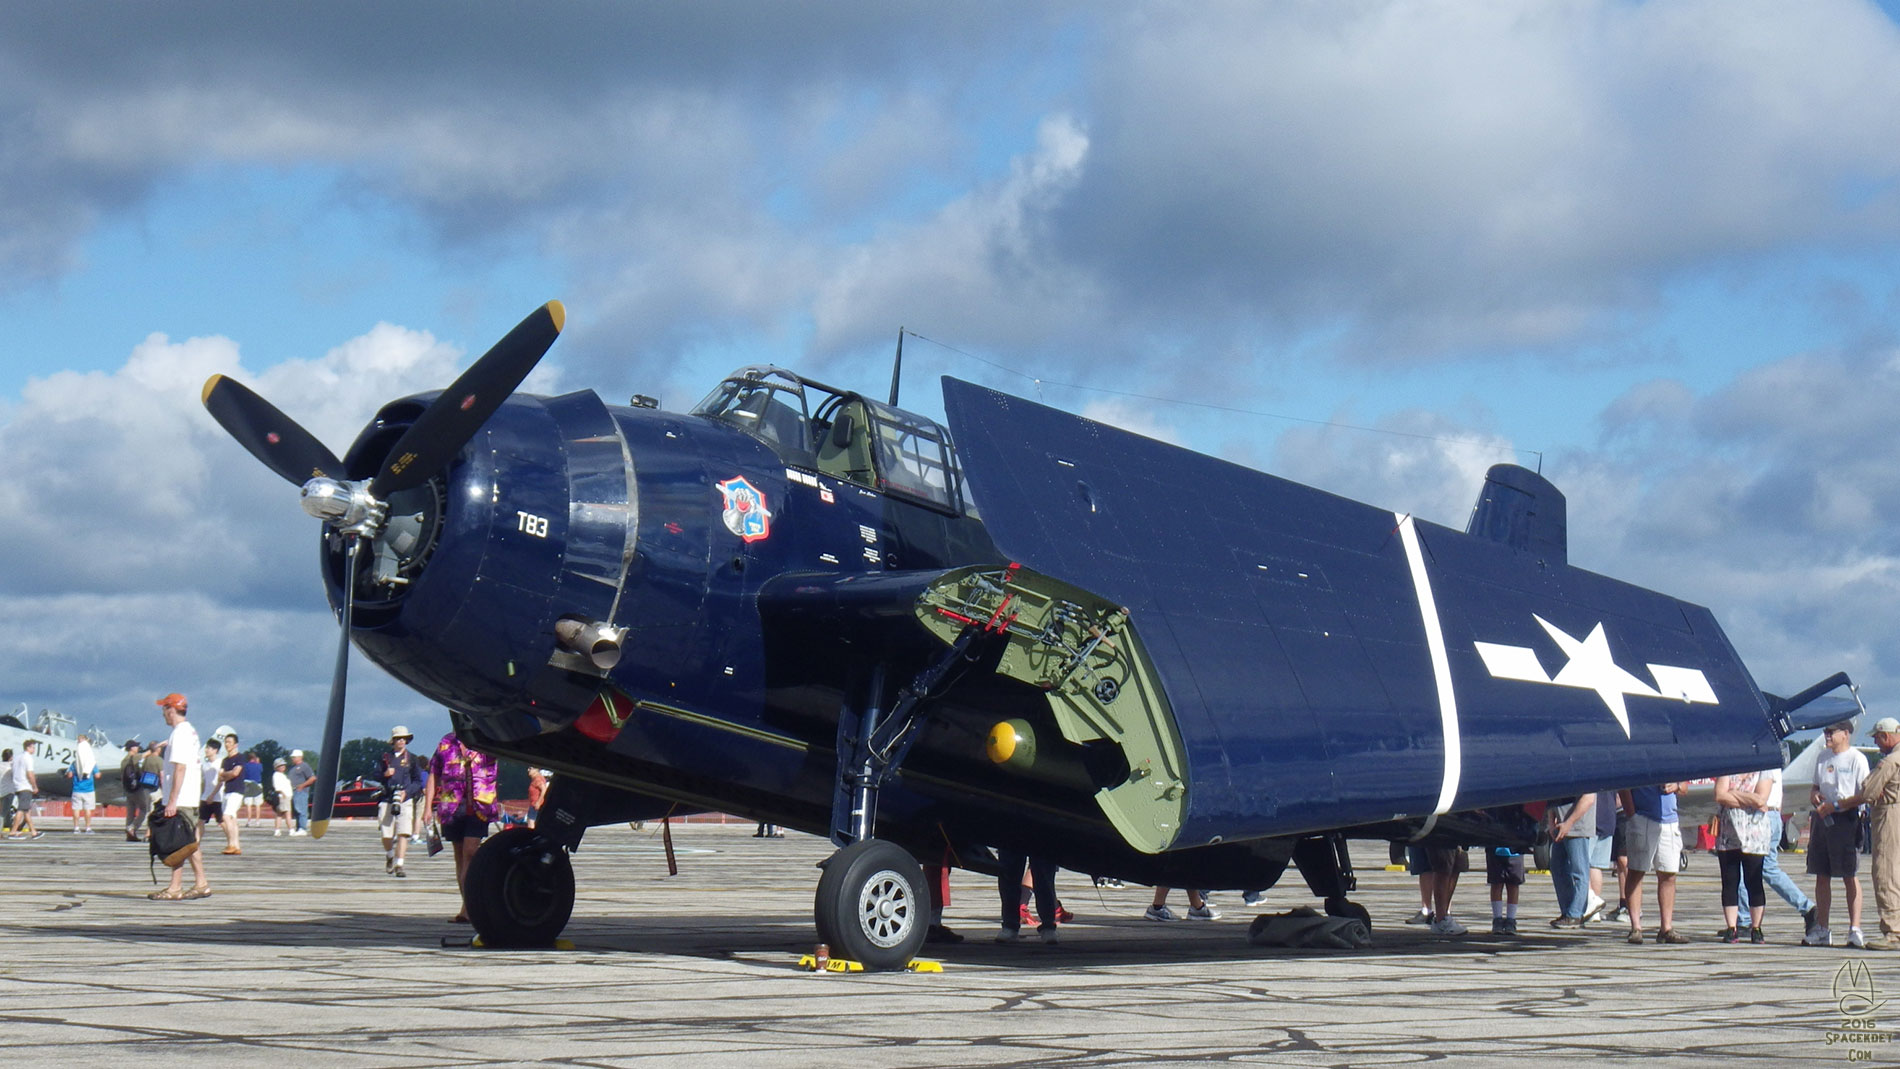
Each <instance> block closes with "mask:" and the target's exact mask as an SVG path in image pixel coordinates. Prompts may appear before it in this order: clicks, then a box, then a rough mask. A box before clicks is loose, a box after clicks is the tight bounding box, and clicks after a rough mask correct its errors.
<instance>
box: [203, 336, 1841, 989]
mask: <svg viewBox="0 0 1900 1069" xmlns="http://www.w3.org/2000/svg"><path fill="white" fill-rule="evenodd" d="M563 314H564V313H563V310H562V308H561V306H560V305H559V303H558V302H553V303H550V304H548V305H547V306H545V307H543V308H542V309H540V310H538V311H536V312H535V313H534V314H532V315H530V316H529V317H528V318H527V319H526V320H524V321H523V322H522V323H521V325H519V326H518V327H516V328H515V330H514V331H512V332H511V333H510V334H509V335H508V336H507V337H506V338H504V339H503V340H502V341H501V342H500V343H498V344H497V345H496V347H495V348H494V349H492V350H490V351H489V352H488V354H486V355H485V356H483V357H482V358H481V359H480V360H479V361H477V362H476V363H475V365H473V366H472V367H471V368H470V369H469V370H468V371H467V372H465V373H464V374H463V376H462V377H461V378H460V379H458V380H457V381H456V382H455V383H454V384H452V385H451V386H449V388H448V389H446V390H444V391H443V392H442V393H440V394H436V395H433V396H431V395H420V396H416V397H410V398H405V399H402V400H398V401H395V402H393V403H391V404H389V405H387V406H385V407H384V408H383V410H382V411H381V412H380V413H378V414H377V416H376V418H375V419H374V420H373V421H372V422H371V423H370V424H369V426H368V427H367V428H365V430H364V431H363V432H362V434H361V435H360V436H359V437H358V438H357V440H356V443H355V444H354V445H353V446H352V447H351V448H350V450H349V451H348V453H347V454H346V455H345V457H343V458H342V459H338V458H337V457H335V456H334V455H333V454H331V453H330V451H329V450H328V449H327V448H326V447H325V446H323V445H322V443H320V442H318V441H317V440H316V439H315V438H313V437H312V436H311V435H310V434H309V433H308V432H306V431H304V430H303V428H301V427H299V426H298V425H297V424H296V423H294V422H292V421H291V420H290V419H288V418H287V417H285V416H284V415H283V414H282V413H280V412H278V411H277V410H276V409H275V408H273V407H271V406H270V405H269V404H268V403H267V402H265V401H264V400H262V399H261V398H259V397H258V396H257V395H256V394H254V393H252V392H251V391H249V390H247V389H245V388H244V387H242V386H241V385H239V384H238V383H236V382H234V381H232V380H230V379H228V378H224V377H221V376H214V377H213V378H212V379H211V380H210V381H209V382H208V383H206V386H205V394H204V401H205V405H206V407H207V408H208V409H209V410H210V411H211V413H212V414H213V415H214V416H215V417H216V418H217V419H218V421H219V422H220V423H221V424H223V425H224V427H225V428H226V429H228V430H229V431H230V432H231V434H232V435H233V436H234V437H235V438H237V440H238V441H239V442H240V443H241V444H243V445H244V446H245V447H246V448H247V449H249V450H250V451H251V452H252V453H253V454H254V455H256V456H257V457H258V458H259V459H261V460H263V461H264V463H265V464H267V465H269V466H270V467H271V468H272V469H273V470H275V471H277V472H278V474H280V475H282V476H284V477H285V478H286V479H288V480H289V481H290V482H292V483H295V484H298V485H299V486H301V487H302V494H303V503H304V507H305V509H306V510H307V511H309V512H310V513H311V514H312V515H314V516H317V517H319V518H320V519H322V520H323V522H324V530H323V541H322V548H323V552H322V567H323V576H324V580H325V582H326V584H327V586H328V589H329V592H330V597H331V599H332V602H333V604H334V605H335V606H336V608H337V610H338V612H339V614H340V617H341V620H342V622H343V636H342V641H341V642H340V644H339V648H338V658H337V670H336V676H335V681H334V685H333V688H332V702H331V708H330V716H329V720H328V723H327V724H326V738H325V746H324V749H323V756H322V761H321V766H322V767H321V768H320V770H319V774H318V778H317V784H318V791H319V794H318V797H317V798H315V799H314V800H313V801H314V814H313V815H314V817H315V819H316V821H317V822H318V823H317V827H318V828H319V829H320V828H321V827H322V824H323V822H324V821H326V820H327V819H328V817H329V816H330V808H331V805H332V798H333V794H332V791H333V784H334V782H335V772H336V757H337V752H338V745H339V740H340V737H341V730H342V722H343V694H344V689H345V688H344V681H345V676H346V672H347V665H348V651H349V645H350V643H351V642H352V641H353V642H354V643H355V644H356V646H357V647H358V648H359V649H361V650H362V651H363V652H364V653H365V654H367V655H368V656H369V657H370V658H371V659H372V660H374V661H375V662H377V663H378V664H379V665H381V666H382V667H383V668H385V669H386V670H387V671H389V672H390V673H391V674H392V675H394V676H396V677H397V678H398V679H400V680H402V681H403V682H405V683H407V684H408V685H409V686H411V687H413V688H415V689H416V690H417V691H419V692H420V693H422V694H424V695H426V696H428V697H429V698H431V699H432V700H434V701H437V702H440V703H442V704H443V705H445V706H447V707H449V708H450V709H451V710H452V711H453V720H454V723H455V725H456V730H457V732H458V733H459V734H460V735H461V737H462V738H464V739H465V740H467V741H468V742H470V743H471V744H473V745H475V746H477V747H479V748H481V749H484V750H487V751H489V752H492V753H495V754H498V755H502V756H505V757H510V758H514V759H517V760H521V761H524V762H528V763H532V764H535V765H539V766H542V767H547V768H552V769H556V770H558V771H559V772H560V773H561V775H559V776H558V777H557V778H556V779H555V781H554V783H555V786H554V787H553V788H552V790H551V791H550V794H549V797H548V799H547V801H546V803H545V805H544V807H543V816H542V820H541V821H540V823H539V828H538V829H537V830H533V831H530V830H527V829H511V830H509V831H505V832H503V833H501V834H500V835H497V836H495V837H494V838H493V839H491V840H489V841H488V842H487V843H486V844H485V845H484V846H483V847H482V849H481V851H480V852H479V853H478V854H477V856H476V857H475V859H474V862H473V864H472V865H471V867H470V871H469V873H468V881H467V892H466V893H467V901H468V910H469V914H470V916H471V917H472V918H473V919H474V921H475V925H476V927H477V929H478V930H479V932H480V934H481V936H482V937H483V939H484V940H485V941H486V942H488V943H490V944H498V945H509V944H517V945H518V944H534V943H545V942H547V941H549V940H552V939H553V938H554V936H555V935H556V934H557V933H558V932H559V931H560V930H561V929H562V927H563V926H564V925H565V924H566V923H567V920H568V918H569V915H570V913H571V910H572V907H573V901H574V883H573V872H572V868H571V866H570V863H569V860H568V855H569V853H570V852H571V851H573V850H576V849H578V848H579V846H580V843H581V839H582V835H583V833H584V831H585V829H586V828H587V827H589V826H591V825H599V824H608V823H615V822H619V821H624V820H631V819H638V818H651V817H657V816H659V815H661V814H663V813H666V812H667V811H669V810H670V809H672V808H674V807H682V808H702V809H721V810H725V811H728V812H732V813H737V814H742V815H744V816H746V817H748V818H752V819H758V820H764V821H770V822H773V823H777V824H783V825H789V826H791V827H794V828H798V829H802V830H806V831H810V832H815V833H818V834H823V835H829V836H830V837H831V838H832V840H833V842H834V843H836V844H837V845H838V846H839V847H840V849H839V850H838V852H837V853H835V854H834V855H832V857H831V858H830V859H829V860H828V862H827V863H826V864H825V866H824V872H823V875H822V876H821V878H820V879H819V881H818V888H817V893H816V899H815V910H814V916H815V921H816V925H817V929H818V933H819V936H820V938H821V939H823V940H824V941H825V942H827V943H829V944H831V947H832V952H833V953H834V954H835V955H837V956H839V957H848V958H853V959H856V960H859V961H862V962H865V963H867V964H868V965H870V966H872V967H875V968H892V967H897V966H899V965H901V964H902V963H904V962H905V961H907V960H909V959H910V958H911V956H912V955H913V954H914V953H915V952H916V951H917V949H918V947H919V945H920V943H921V942H922V940H923V938H924V935H925V930H926V925H927V922H928V916H929V911H928V904H929V903H928V889H927V888H926V887H925V884H924V881H923V877H922V872H921V869H920V865H919V861H920V860H922V861H925V862H930V863H933V864H934V863H947V864H951V865H957V866H965V867H969V868H973V869H978V870H987V871H994V870H995V868H996V864H997V862H996V852H997V851H998V850H1012V851H1022V852H1027V853H1031V854H1038V855H1042V856H1045V857H1048V858H1050V859H1052V860H1054V861H1056V862H1058V863H1060V864H1062V865H1064V866H1066V867H1069V868H1071V869H1076V870H1080V871H1084V872H1092V873H1098V874H1101V875H1104V876H1115V877H1120V878H1124V879H1128V880H1134V881H1141V882H1147V883H1158V884H1171V885H1175V886H1189V887H1249V888H1257V887H1266V886H1270V885H1272V884H1273V883H1274V882H1275V881H1276V880H1277V879H1278V878H1279V877H1280V876H1281V874H1282V872H1283V871H1284V870H1285V868H1286V867H1287V865H1288V864H1289V862H1291V863H1293V864H1296V865H1297V866H1298V867H1299V869H1300V871H1301V873H1302V875H1303V876H1304V877H1305V879H1306V881H1307V882H1308V884H1309V885H1310V886H1311V887H1312V889H1313V890H1314V892H1315V893H1316V894H1318V895H1320V896H1322V897H1324V898H1325V899H1326V900H1327V907H1328V910H1329V912H1332V913H1335V914H1338V915H1346V916H1350V915H1354V914H1358V915H1361V916H1363V912H1364V911H1363V910H1361V909H1359V907H1357V906H1356V905H1354V904H1353V903H1351V902H1349V901H1348V900H1347V898H1346V895H1347V893H1348V892H1349V891H1350V890H1351V889H1352V887H1353V879H1352V873H1351V867H1350V861H1349V858H1348V854H1347V849H1346V840H1347V839H1348V838H1349V837H1352V838H1384V839H1395V838H1406V839H1415V840H1421V841H1426V842H1444V843H1462V844H1473V845H1476V844H1510V845H1515V846H1518V847H1520V848H1524V847H1527V846H1528V845H1529V843H1530V839H1531V836H1532V834H1533V829H1532V827H1531V825H1530V822H1529V821H1528V820H1527V819H1525V818H1524V817H1523V816H1522V815H1521V811H1520V810H1518V809H1517V806H1518V805H1519V804H1520V803H1523V802H1527V801H1531V800H1537V799H1545V798H1550V797H1554V796H1559V795H1565V794H1574V793H1576V792H1578V791H1582V790H1593V789H1597V788H1616V787H1625V786H1632V785H1639V784H1647V783H1657V782H1662V781H1665V780H1677V779H1687V778H1693V777H1697V776H1707V775H1714V774H1719V773H1724V772H1734V771H1742V770H1747V769H1754V768H1760V767H1763V766H1764V764H1765V763H1767V762H1769V761H1773V762H1775V763H1777V764H1778V763H1779V757H1778V754H1779V742H1780V739H1781V738H1782V737H1783V736H1784V735H1786V734H1787V733H1788V732H1789V731H1791V730H1794V729H1796V728H1798V727H1803V726H1811V725H1807V724H1805V723H1803V722H1800V721H1797V720H1796V719H1794V718H1793V717H1792V716H1791V713H1792V712H1793V711H1794V710H1796V709H1798V708H1800V707H1801V705H1802V704H1803V703H1804V702H1806V701H1807V700H1810V699H1812V698H1813V697H1815V696H1816V695H1818V694H1819V693H1822V692H1823V691H1825V690H1828V689H1831V688H1832V687H1834V686H1838V685H1840V684H1842V683H1844V682H1845V681H1846V678H1845V676H1836V677H1834V678H1833V679H1831V680H1828V681H1824V682H1823V683H1821V684H1817V685H1816V686H1815V687H1812V688H1809V690H1808V691H1807V692H1804V693H1803V694H1801V695H1797V696H1796V697H1794V698H1791V699H1781V698H1778V697H1776V696H1774V695H1770V694H1764V693H1763V692H1762V691H1761V690H1760V689H1759V688H1758V687H1757V686H1756V684H1755V681H1754V680H1753V679H1752V678H1751V677H1750V675H1749V673H1748V671H1747V669H1746V668H1745V667H1743V665H1742V663H1741V660H1740V658H1739V657H1737V655H1736V653H1735V651H1734V649H1733V648H1732V647H1731V646H1730V645H1729V642H1728V640H1727V638H1726V637H1725V636H1724V635H1723V634H1722V631H1721V629H1720V628H1719V627H1718V626H1717V625H1716V622H1715V619H1714V617H1713V616H1712V615H1711V614H1710V613H1709V612H1708V610H1706V609H1703V608H1701V607H1699V606H1695V605H1690V604H1688V603H1685V602H1682V601H1678V600H1676V599H1673V598H1670V597H1666V596H1664V595H1662V594H1658V593H1655V592H1652V591H1649V590H1644V589H1641V588H1638V587H1635V586H1631V585H1629V584H1626V583H1621V582H1618V581H1616V580H1613V579H1609V578H1606V577H1603V576H1600V575H1596V574H1594V573H1591V572H1587V571H1583V570H1581V569H1578V568H1573V567H1571V566H1570V564H1569V562H1568V560H1567V552H1566V545H1565V542H1566V539H1565V504H1564V498H1563V495H1562V494H1561V493H1560V492H1558V490H1557V489H1556V488H1555V487H1554V486H1552V485H1551V484H1550V483H1549V482H1548V481H1546V480H1545V479H1543V478H1542V477H1540V476H1538V475H1536V474H1534V473H1532V472H1530V471H1527V470H1525V469H1523V468H1518V467H1514V466H1508V465H1503V466H1499V467H1497V468H1494V469H1492V471H1491V473H1490V475H1489V476H1488V477H1487V480H1486V482H1485V485H1484V487H1483V489H1482V492H1481V493H1480V495H1479V499H1478V504H1477V507H1476V508H1475V510H1474V511H1473V514H1472V517H1471V522H1470V524H1469V526H1468V527H1467V529H1466V530H1465V531H1464V532H1459V531H1455V530H1452V529H1449V528H1445V527H1441V526H1438V525H1436V524H1431V523H1425V522H1422V521H1419V520H1416V519H1414V518H1413V517H1411V516H1408V515H1404V514H1395V513H1393V512H1390V511H1384V510H1380V509H1376V508H1373V507H1371V506H1368V505H1362V504H1359V503H1357V502H1353V501H1349V500H1347V499H1345V498H1342V497H1337V496H1334V495H1332V494H1329V493H1326V492H1324V491H1321V490H1317V489H1313V488H1311V487H1307V486H1302V485H1299V484H1297V483H1293V482H1289V481H1287V480H1285V479H1280V478H1276V477H1274V476H1271V475H1266V474H1262V473H1260V472H1257V471H1251V470H1248V469H1246V468H1243V467H1239V466H1237V465H1234V464H1230V463H1226V462H1224V461H1220V460H1216V459H1213V458H1210V457H1207V456H1202V455H1200V454H1196V453H1193V452H1191V451H1189V450H1186V449H1180V448H1177V447H1174V446H1170V445H1165V444H1163V443H1160V442H1156V441H1152V440H1149V439H1146V438H1142V437H1139V436H1137V435H1134V434H1130V433H1127V432H1124V431H1120V430H1117V429H1114V428H1111V427H1107V426H1104V425H1102V424H1099V423H1095V422H1092V421H1090V420H1086V419H1082V418H1080V417H1077V416H1074V415H1070V414H1068V413H1065V412H1061V411H1057V410H1055V409H1052V408H1048V407H1045V406H1043V405H1039V404H1034V403H1031V402H1028V401H1025V400H1022V399H1020V398H1015V397H1011V396H1007V395H1005V394H1001V393H997V392H995V391H992V390H988V389H984V388H981V387H978V386H974V385H971V384H969V383H965V382H959V381H957V380H955V379H945V380H944V383H943V388H944V400H945V405H946V412H947V415H948V423H949V427H948V428H946V427H944V426H942V425H939V424H938V423H936V422H934V421H932V420H929V419H926V418H923V417H921V416H918V415H916V414H914V413H910V412H906V411H904V410H902V409H899V408H897V407H896V400H895V397H893V398H892V400H891V402H890V403H888V404H887V403H882V402H879V401H877V400H874V399H872V398H870V397H867V396H865V395H863V394H860V393H856V392H853V391H850V390H845V389H840V388H837V387H833V386H828V385H826V384H824V383H821V382H818V381H816V380H814V379H811V378H808V377H805V376H801V375H798V374H794V373H792V372H789V371H786V370H782V369H779V368H772V367H752V368H745V369H742V370H740V371H738V372H735V373H734V374H733V375H731V376H730V377H728V378H727V379H726V380H725V381H724V382H722V383H720V384H719V385H718V387H717V388H715V389H714V390H713V391H712V393H711V394H710V395H709V396H708V397H707V398H706V399H705V400H703V401H701V402H700V403H699V405H698V406H696V407H695V408H693V409H692V410H691V411H690V412H684V413H675V412H666V411H661V410H659V409H658V408H657V407H653V406H652V405H651V403H650V402H647V401H646V400H645V399H643V398H636V402H637V403H636V404H635V405H633V406H630V407H623V406H618V405H609V404H607V403H605V402H603V401H602V400H601V399H600V398H599V397H597V396H596V395H595V394H594V393H593V392H591V391H581V392H578V393H571V394H567V395H564V396H560V397H534V396H524V395H513V394H512V391H513V390H514V388H515V387H516V386H517V385H518V384H519V383H520V381H521V379H522V378H523V377H525V376H526V374H527V373H528V371H529V370H530V369H531V368H532V367H533V366H534V364H535V362H536V361H537V360H539V359H540V358H541V356H542V355H543V353H544V352H545V351H546V350H547V348H548V347H549V346H550V345H551V344H552V343H553V341H554V339H555V336H556V335H557V334H558V332H559V330H560V327H561V323H562V318H563ZM952 432H954V445H953V440H952ZM979 505H980V511H979Z"/></svg>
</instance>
